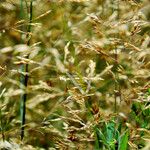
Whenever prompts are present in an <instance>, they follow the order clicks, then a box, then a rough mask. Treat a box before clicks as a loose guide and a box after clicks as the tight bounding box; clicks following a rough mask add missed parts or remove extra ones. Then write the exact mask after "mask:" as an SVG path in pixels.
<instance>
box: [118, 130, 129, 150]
mask: <svg viewBox="0 0 150 150" xmlns="http://www.w3.org/2000/svg"><path fill="white" fill-rule="evenodd" d="M127 147H128V131H126V132H125V133H124V134H123V135H122V136H121V137H120V141H119V148H118V150H127Z"/></svg>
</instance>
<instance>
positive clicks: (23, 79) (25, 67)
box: [20, 0, 33, 140]
mask: <svg viewBox="0 0 150 150" xmlns="http://www.w3.org/2000/svg"><path fill="white" fill-rule="evenodd" d="M20 9H21V10H20V16H21V19H23V17H24V12H23V0H20ZM32 10H33V9H32V0H31V2H30V17H29V25H28V29H27V33H28V34H27V37H26V38H27V45H30V38H29V36H30V32H31V23H32V14H33V13H32ZM28 57H29V56H28V55H26V56H25V58H28ZM20 69H21V72H26V73H28V64H22V65H21V67H20ZM20 82H21V89H23V90H25V89H26V88H27V85H28V75H27V74H26V75H23V74H21V77H20ZM26 100H27V93H26V91H25V93H24V94H22V95H21V100H20V116H21V133H20V134H21V135H20V136H21V140H23V138H24V128H25V116H26Z"/></svg>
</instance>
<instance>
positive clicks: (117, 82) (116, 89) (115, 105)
mask: <svg viewBox="0 0 150 150" xmlns="http://www.w3.org/2000/svg"><path fill="white" fill-rule="evenodd" d="M117 20H119V0H117ZM117 37H118V38H119V33H118V35H117ZM115 60H116V61H115V62H116V69H117V68H118V66H119V63H118V53H117V47H116V48H115ZM118 95H119V97H120V101H121V88H120V84H119V75H118V72H117V70H116V71H115V104H114V112H117V97H118Z"/></svg>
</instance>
